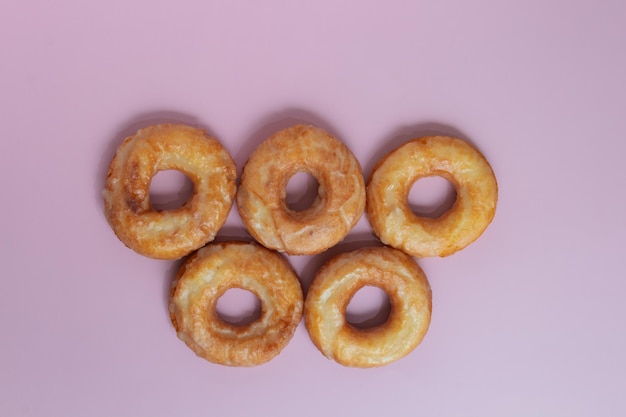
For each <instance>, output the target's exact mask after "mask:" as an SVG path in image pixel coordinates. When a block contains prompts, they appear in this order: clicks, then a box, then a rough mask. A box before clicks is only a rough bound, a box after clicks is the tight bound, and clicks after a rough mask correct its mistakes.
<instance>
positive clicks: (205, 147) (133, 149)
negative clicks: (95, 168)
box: [103, 124, 237, 259]
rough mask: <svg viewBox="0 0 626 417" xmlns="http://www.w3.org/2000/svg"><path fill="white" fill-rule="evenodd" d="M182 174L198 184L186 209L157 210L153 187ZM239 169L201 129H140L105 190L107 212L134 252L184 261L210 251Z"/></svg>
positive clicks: (112, 168) (119, 155)
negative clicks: (159, 178) (163, 177)
mask: <svg viewBox="0 0 626 417" xmlns="http://www.w3.org/2000/svg"><path fill="white" fill-rule="evenodd" d="M169 169H172V170H178V171H181V172H182V173H184V174H185V175H187V177H189V179H190V180H191V181H192V183H193V185H194V191H193V195H192V196H191V198H190V199H189V200H188V201H187V202H186V203H185V204H184V205H183V206H182V207H180V208H178V209H174V210H166V211H156V210H154V209H153V208H152V207H151V205H150V182H151V180H152V178H153V177H154V175H156V174H157V172H159V171H162V170H169ZM236 178H237V168H236V166H235V163H234V162H233V160H232V158H231V157H230V155H229V154H228V152H227V151H226V150H225V149H224V147H223V146H222V145H221V144H220V143H219V142H218V141H217V140H216V139H214V138H211V137H209V136H207V135H206V133H205V132H204V131H202V130H200V129H196V128H194V127H190V126H184V125H178V124H160V125H153V126H149V127H146V128H144V129H140V130H139V131H138V132H137V133H136V134H135V135H133V136H130V137H127V138H126V139H125V140H124V142H123V143H122V144H121V145H120V146H119V147H118V148H117V152H116V154H115V156H114V158H113V160H112V161H111V164H110V165H109V170H108V175H107V178H106V182H105V187H104V192H103V196H104V212H105V216H106V218H107V220H108V222H109V224H110V225H111V227H112V229H113V231H114V232H115V234H116V235H117V237H118V238H119V239H120V240H121V241H122V242H123V243H124V244H125V245H126V246H128V247H129V248H131V249H133V250H134V251H135V252H137V253H140V254H142V255H145V256H148V257H151V258H156V259H178V258H181V257H183V256H186V255H188V254H189V253H191V252H193V251H194V250H196V249H198V248H200V247H202V246H204V245H205V244H206V243H207V242H210V241H212V240H213V239H214V238H215V234H216V233H217V231H218V230H219V229H220V228H221V227H222V225H223V224H224V222H225V221H226V217H227V216H228V213H229V211H230V209H231V207H232V205H233V201H234V196H235V192H236Z"/></svg>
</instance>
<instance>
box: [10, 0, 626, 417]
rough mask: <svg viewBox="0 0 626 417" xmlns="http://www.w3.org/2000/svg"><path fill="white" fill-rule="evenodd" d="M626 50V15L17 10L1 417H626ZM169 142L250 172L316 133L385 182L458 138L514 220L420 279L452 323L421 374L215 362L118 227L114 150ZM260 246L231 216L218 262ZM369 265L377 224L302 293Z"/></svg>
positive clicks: (437, 331)
mask: <svg viewBox="0 0 626 417" xmlns="http://www.w3.org/2000/svg"><path fill="white" fill-rule="evenodd" d="M383 4H384V5H383ZM625 41H626V2H623V1H620V0H615V1H610V0H604V1H595V2H592V1H582V0H578V1H565V0H553V1H543V0H542V1H539V0H531V1H528V0H527V1H496V0H492V1H487V0H478V1H471V2H470V1H459V0H457V1H448V2H443V1H400V0H388V1H385V2H375V1H356V0H352V1H330V0H317V1H314V2H308V3H306V4H305V2H296V1H279V0H272V1H265V2H261V1H259V2H252V1H250V2H242V1H220V2H218V1H191V0H189V1H178V2H167V1H127V0H123V1H122V0H110V1H99V2H86V1H71V0H56V1H51V2H48V1H42V0H40V1H11V0H8V1H4V2H3V3H2V5H0V52H1V58H2V62H1V64H0V94H1V96H0V97H1V98H0V106H1V108H0V110H1V111H0V115H1V116H0V117H1V120H2V127H1V129H2V145H3V146H2V151H1V153H0V169H1V172H0V190H1V193H2V197H3V199H2V209H1V210H2V216H0V230H1V231H2V232H1V233H2V251H1V252H0V253H1V256H2V280H1V281H0V282H1V290H0V334H1V337H2V341H1V343H0V352H1V355H0V415H3V416H176V415H179V416H207V415H214V416H220V415H233V416H243V415H251V414H252V413H256V415H270V413H272V415H274V416H324V415H361V416H382V415H417V414H419V415H424V416H525V417H526V416H589V415H598V416H599V415H602V416H618V415H624V414H625V413H626V396H625V395H624V376H625V375H626V359H625V356H624V351H625V350H626V334H625V333H626V332H625V330H624V324H623V322H624V318H625V317H626V303H625V302H624V293H625V292H626V279H625V275H626V274H625V273H624V259H623V258H624V236H625V233H626V220H625V217H624V216H625V214H626V213H625V212H624V208H623V206H624V203H626V200H625V197H624V192H623V190H624V185H623V183H622V182H623V181H624V180H625V179H626V165H624V156H623V155H624V152H626V141H625V138H624V120H625V115H624V110H625V109H626V77H625V74H626V54H625V52H624V51H625V49H624V48H625ZM163 121H175V122H182V123H188V124H192V125H195V126H200V127H203V128H206V129H207V130H208V131H209V132H210V133H211V134H213V135H215V136H216V137H217V138H219V139H220V141H222V143H223V144H224V146H225V147H226V148H227V149H228V151H229V152H230V153H231V154H232V155H233V158H234V159H235V160H236V162H237V165H238V168H239V169H241V167H242V166H243V163H244V162H245V160H246V158H247V156H248V155H249V153H250V152H251V151H252V150H253V149H254V148H255V147H256V145H258V144H259V143H260V142H261V141H262V140H264V139H265V138H266V137H267V136H268V135H269V134H271V133H273V132H274V131H276V130H278V129H280V128H283V127H287V126H289V125H291V124H293V123H296V122H300V121H305V122H309V123H314V124H317V125H319V126H321V127H323V128H325V129H327V130H328V131H330V132H331V133H333V134H335V135H336V136H337V137H338V138H340V139H341V140H342V141H344V142H345V143H346V144H347V145H348V146H349V147H350V148H351V149H352V150H353V152H354V154H355V155H356V157H357V158H358V159H359V160H360V161H361V163H362V165H363V170H364V173H365V174H366V175H368V174H369V172H370V171H371V169H372V167H373V165H374V164H375V162H376V161H377V160H378V159H379V158H380V157H382V156H383V155H384V154H385V153H386V152H388V151H389V150H391V149H392V148H394V147H395V146H398V145H399V144H401V143H403V142H404V141H406V140H408V139H410V138H412V137H416V136H420V135H424V134H427V133H441V134H449V135H457V136H460V137H463V138H465V139H467V140H469V141H471V142H472V143H474V144H475V145H476V146H477V147H478V148H479V149H480V150H481V151H482V152H483V153H484V154H485V156H486V157H487V158H488V159H489V161H490V162H491V164H492V166H493V168H494V170H495V172H496V174H497V178H498V182H499V186H500V200H499V205H498V211H497V214H496V217H495V220H494V222H493V223H492V225H491V226H490V227H489V228H488V229H487V231H486V233H485V234H484V235H483V236H482V237H481V238H480V239H479V240H478V241H476V242H475V243H474V244H472V245H471V246H469V247H468V248H466V249H465V250H463V251H461V252H459V253H458V254H456V255H454V256H451V257H449V258H445V259H423V260H420V261H419V263H420V265H421V266H422V267H423V269H424V270H425V272H426V273H427V275H428V277H429V279H430V282H431V285H432V288H433V302H434V309H433V320H432V323H431V327H430V330H429V332H428V334H427V336H426V338H425V339H424V341H423V343H422V344H421V345H420V346H419V347H418V348H417V349H416V350H415V351H413V352H412V353H411V354H410V355H409V356H408V357H406V358H404V359H403V360H400V361H399V362H396V363H394V364H392V365H389V366H386V367H383V368H379V369H369V370H360V369H349V368H344V367H341V366H339V365H337V364H336V363H334V362H332V361H329V360H327V359H325V358H324V357H323V356H322V355H321V354H320V353H319V352H318V351H317V350H316V349H315V347H314V346H313V344H312V343H311V342H310V340H309V338H308V336H307V333H306V331H305V329H304V326H303V325H302V324H301V325H300V326H299V328H298V329H297V331H296V333H295V335H294V338H293V339H292V341H291V343H290V344H289V345H288V346H287V347H286V348H285V350H284V351H283V352H282V353H281V354H280V355H279V356H278V357H277V358H276V359H274V360H273V361H271V362H269V363H268V364H266V365H263V366H260V367H257V368H252V369H239V368H227V367H221V366H217V365H213V364H210V363H208V362H206V361H203V360H201V359H199V358H197V357H196V356H195V355H194V354H193V353H192V352H191V351H190V350H189V349H188V348H187V347H186V346H185V345H184V344H183V343H182V342H181V341H179V340H178V339H177V338H176V336H175V334H174V331H173V328H172V326H171V324H170V322H169V319H168V313H167V289H168V286H169V284H170V281H171V279H172V277H173V275H174V273H175V271H176V268H177V267H178V265H179V263H178V262H168V261H155V260H152V259H148V258H144V257H142V256H139V255H137V254H135V253H134V252H132V251H131V250H129V249H126V248H125V247H124V246H123V245H122V244H121V243H120V242H119V241H118V240H117V238H116V237H115V235H114V234H113V232H112V231H111V229H110V228H109V226H108V224H107V223H106V221H105V218H104V216H103V214H102V210H103V205H102V199H101V189H102V186H103V182H104V176H105V172H106V169H107V166H108V163H109V161H110V159H111V157H112V155H113V153H114V151H115V148H116V147H117V145H118V144H119V143H120V141H121V140H122V139H123V138H124V137H125V136H126V135H128V134H131V133H133V132H134V131H136V129H137V128H139V127H141V126H145V125H148V124H151V123H155V122H163ZM169 186H171V185H169ZM163 187H165V188H167V187H168V185H167V184H166V185H164V186H163ZM434 188H435V189H437V188H438V187H434ZM169 192H171V190H170V191H169ZM433 192H435V193H436V192H437V191H436V190H435V191H433ZM245 236H246V234H245V232H244V231H243V230H242V226H241V223H240V220H239V217H238V216H237V214H236V210H233V211H232V212H231V215H230V217H229V219H228V223H227V226H226V227H225V228H224V229H223V230H222V231H221V232H220V239H222V240H224V239H228V238H232V237H238V238H242V237H245ZM368 244H376V240H375V239H374V238H373V236H372V234H371V232H370V228H369V224H368V223H367V221H366V220H365V219H364V218H363V219H362V220H361V221H360V222H359V223H358V225H357V226H356V228H355V229H354V230H353V232H352V233H351V234H350V235H349V236H348V237H347V238H346V243H344V244H343V245H341V246H340V247H338V248H335V249H333V250H331V251H330V252H329V253H326V254H324V255H320V256H318V257H291V258H289V260H290V261H291V262H292V264H293V265H294V267H295V268H296V270H297V271H298V273H299V274H300V275H301V279H302V282H303V283H304V285H305V287H306V285H308V283H309V282H310V280H311V279H312V277H313V274H314V272H315V270H316V269H317V267H318V266H319V265H320V263H321V262H323V261H324V260H325V259H328V257H329V256H330V255H331V254H333V253H338V252H340V251H342V250H346V249H350V248H353V247H357V246H362V245H368ZM375 298H376V297H373V298H372V297H370V299H369V300H367V297H365V298H363V297H362V303H363V306H362V307H363V308H364V309H367V308H374V307H375V304H376V303H377V302H379V301H377V300H376V299H375ZM232 299H233V300H234V301H233V303H235V304H236V303H238V302H241V300H240V299H238V298H237V297H234V298H232ZM248 301H250V300H248ZM367 303H372V305H370V306H369V307H368V305H367ZM243 304H245V303H243ZM243 304H242V305H243ZM244 307H245V306H244ZM230 308H232V309H234V311H235V312H236V311H237V309H238V308H240V307H238V306H237V305H231V307H230ZM241 308H243V307H241Z"/></svg>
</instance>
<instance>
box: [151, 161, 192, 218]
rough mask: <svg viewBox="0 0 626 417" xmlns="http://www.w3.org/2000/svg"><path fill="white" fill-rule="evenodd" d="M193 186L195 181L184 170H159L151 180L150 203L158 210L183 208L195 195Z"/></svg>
mask: <svg viewBox="0 0 626 417" xmlns="http://www.w3.org/2000/svg"><path fill="white" fill-rule="evenodd" d="M193 188H194V187H193V182H191V179H190V178H189V177H188V176H187V175H185V174H184V173H183V172H181V171H177V170H174V169H168V170H164V171H159V172H157V173H156V175H155V176H154V177H152V180H151V181H150V205H151V206H152V209H153V210H156V211H166V210H175V209H178V208H181V207H182V206H183V205H185V203H186V202H187V201H189V199H190V198H191V196H192V195H193Z"/></svg>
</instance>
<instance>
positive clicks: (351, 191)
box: [237, 125, 365, 255]
mask: <svg viewBox="0 0 626 417" xmlns="http://www.w3.org/2000/svg"><path fill="white" fill-rule="evenodd" d="M298 172H306V173H308V174H310V175H312V176H313V177H314V178H315V179H316V180H317V182H318V183H319V188H318V196H317V198H316V200H315V201H314V202H313V204H312V206H311V207H309V208H308V209H306V210H303V211H294V210H291V209H290V208H289V207H288V206H287V203H286V201H285V198H286V187H287V183H288V181H289V179H290V178H291V177H292V176H293V175H294V174H296V173H298ZM364 206H365V183H364V180H363V174H362V171H361V165H360V164H359V162H358V161H357V159H356V158H355V157H354V155H353V154H352V152H351V151H350V150H349V149H348V148H347V147H346V146H345V145H344V144H343V143H341V142H340V141H339V140H337V139H335V138H334V137H333V136H331V135H330V134H328V133H326V132H325V131H323V130H322V129H319V128H317V127H314V126H310V125H296V126H293V127H290V128H287V129H285V130H282V131H279V132H277V133H275V134H274V135H272V136H271V137H270V138H269V139H267V140H266V141H265V142H263V143H261V145H259V147H258V148H257V149H256V150H255V151H254V152H253V153H252V155H251V156H250V158H249V159H248V162H247V163H246V165H245V167H244V169H243V173H242V176H241V184H240V186H239V188H238V190H237V207H238V209H239V214H240V216H241V219H242V221H243V223H244V225H245V226H246V228H247V229H248V231H249V232H250V234H251V235H252V236H253V237H254V238H255V239H256V240H257V241H258V242H260V243H261V244H262V245H264V246H265V247H267V248H270V249H275V250H277V251H280V252H286V253H288V254H290V255H311V254H316V253H320V252H323V251H324V250H326V249H328V248H330V247H332V246H334V245H335V244H336V243H338V242H339V241H341V240H342V239H343V238H344V237H345V236H346V235H347V234H348V232H349V231H350V230H351V229H352V227H354V225H355V224H356V223H357V221H358V220H359V218H360V217H361V215H362V213H363V210H364Z"/></svg>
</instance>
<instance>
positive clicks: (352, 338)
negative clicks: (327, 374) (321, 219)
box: [304, 247, 432, 368]
mask: <svg viewBox="0 0 626 417" xmlns="http://www.w3.org/2000/svg"><path fill="white" fill-rule="evenodd" d="M366 285H371V286H376V287H379V288H381V289H382V290H384V291H385V292H386V293H387V295H388V296H389V300H390V303H391V313H390V314H389V318H388V319H387V321H386V322H385V323H383V324H382V325H380V326H377V327H374V328H371V329H357V328H355V327H353V326H351V325H350V324H349V323H348V322H347V321H346V318H345V317H346V308H347V306H348V304H349V302H350V300H351V299H352V297H353V296H354V294H355V293H356V292H357V291H358V290H359V289H361V288H363V287H364V286H366ZM431 309H432V293H431V289H430V285H429V283H428V280H427V279H426V276H425V275H424V273H423V272H422V270H421V268H420V267H419V266H418V265H417V263H415V261H413V259H412V258H411V257H409V256H408V255H406V254H404V253H402V252H400V251H398V250H396V249H392V248H388V247H379V248H365V249H359V250H356V251H353V252H348V253H344V254H341V255H339V256H337V257H335V258H333V259H331V260H330V261H329V262H327V263H326V264H325V265H324V266H323V267H322V268H321V269H320V270H319V271H318V273H317V274H316V276H315V279H314V280H313V283H312V284H311V287H310V288H309V291H308V294H307V297H306V301H305V307H304V319H305V323H306V328H307V330H308V332H309V335H310V337H311V340H312V341H313V343H314V344H315V346H317V348H318V349H319V350H320V351H321V352H322V354H323V355H324V356H326V357H327V358H329V359H333V360H335V361H336V362H338V363H340V364H342V365H345V366H353V367H361V368H366V367H375V366H382V365H386V364H389V363H391V362H393V361H396V360H398V359H400V358H402V357H404V356H405V355H407V354H408V353H410V352H411V351H412V350H413V349H415V347H417V345H419V343H420V342H421V341H422V339H423V338H424V335H425V334H426V331H427V330H428V326H429V325H430V317H431Z"/></svg>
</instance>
